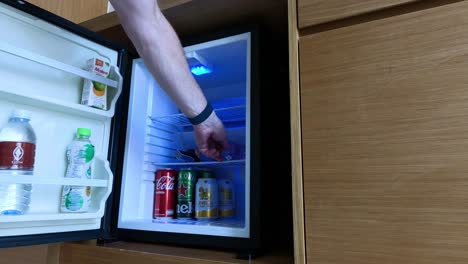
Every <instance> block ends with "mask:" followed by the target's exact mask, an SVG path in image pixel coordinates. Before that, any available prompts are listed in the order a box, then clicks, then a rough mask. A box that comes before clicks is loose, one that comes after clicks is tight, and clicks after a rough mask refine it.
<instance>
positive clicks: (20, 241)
mask: <svg viewBox="0 0 468 264" xmlns="http://www.w3.org/2000/svg"><path fill="white" fill-rule="evenodd" d="M0 3H2V4H6V5H8V6H10V7H13V8H15V9H17V10H19V11H22V12H25V13H27V14H29V15H31V16H33V17H35V18H38V19H41V20H43V21H45V22H48V23H50V24H52V25H54V26H56V27H59V28H61V29H64V30H67V31H69V32H71V33H73V34H75V35H77V36H79V37H82V38H85V39H87V40H89V41H91V42H94V43H97V44H100V45H102V46H105V47H107V48H109V49H112V50H114V51H116V52H117V54H118V59H117V66H118V67H119V68H120V70H119V71H120V74H121V75H122V76H125V68H126V67H125V66H126V65H125V63H126V56H127V49H126V48H124V47H123V46H121V45H119V44H117V43H114V42H112V41H110V40H107V39H105V38H104V37H102V36H100V35H98V34H96V33H94V32H91V31H89V30H87V29H85V28H83V27H80V26H79V25H76V24H74V23H73V22H71V21H68V20H66V19H64V18H61V17H59V16H57V15H55V14H52V13H50V12H48V11H46V10H43V9H41V8H39V7H37V6H34V5H32V4H29V3H27V2H25V1H20V0H0ZM13 48H14V47H13ZM13 51H14V50H13ZM35 59H37V60H38V61H37V62H39V63H41V60H42V59H44V58H40V57H36V58H35ZM55 66H57V67H59V68H60V67H61V65H55ZM71 70H73V69H71ZM75 73H76V72H75ZM80 74H81V75H83V74H84V75H86V74H87V73H84V72H78V75H80ZM88 77H89V76H88ZM92 78H94V77H92ZM124 79H125V78H124ZM110 84H111V85H113V84H114V83H110ZM124 89H125V87H124ZM120 104H121V100H120V99H119V101H118V102H117V105H120ZM117 109H119V108H117ZM119 114H120V113H119V112H117V114H116V116H118V115H119ZM115 120H119V118H114V119H112V125H111V133H110V143H109V152H108V157H107V158H108V160H110V168H111V170H112V172H113V173H114V174H115V173H116V170H117V165H118V164H117V163H116V157H117V152H118V151H119V150H118V147H117V144H116V142H117V141H118V139H117V138H116V136H117V137H118V135H119V134H118V131H119V130H120V127H119V124H120V123H119V121H115ZM111 195H112V194H111ZM111 206H112V199H111V197H109V199H108V200H107V202H106V210H105V212H106V213H105V215H104V217H103V220H102V224H101V229H97V230H88V231H74V232H64V233H50V234H38V235H21V236H12V237H2V238H0V248H5V247H16V246H27V245H35V244H45V243H57V242H65V241H79V240H90V239H96V238H100V237H103V236H109V235H108V234H107V232H108V231H109V230H110V228H109V226H106V225H108V224H109V223H108V222H107V221H106V218H107V217H106V216H108V215H109V209H110V208H111Z"/></svg>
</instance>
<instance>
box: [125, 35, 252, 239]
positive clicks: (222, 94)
mask: <svg viewBox="0 0 468 264" xmlns="http://www.w3.org/2000/svg"><path fill="white" fill-rule="evenodd" d="M250 50H251V40H250V33H245V34H241V35H236V36H231V37H228V38H223V39H218V40H214V41H210V42H205V43H202V44H198V45H193V46H189V47H186V48H185V53H186V56H187V58H188V61H189V64H190V67H191V68H192V72H194V76H195V78H196V81H197V82H198V84H199V85H200V87H201V88H202V90H203V92H204V93H205V95H206V97H207V99H208V101H209V102H210V103H211V104H212V106H213V108H214V109H215V111H216V113H217V114H218V116H219V117H220V119H221V120H222V121H223V123H224V124H225V127H226V131H227V134H228V138H229V141H230V143H231V145H234V144H237V145H241V146H245V157H241V158H239V157H237V158H236V159H233V160H229V161H224V162H215V161H205V162H194V163H184V162H182V161H180V160H178V159H176V155H175V152H176V151H177V150H187V149H195V148H196V145H195V141H194V136H193V129H192V127H191V125H190V123H189V122H188V120H187V119H186V118H185V117H184V115H183V114H181V112H180V111H179V109H178V108H177V107H176V106H175V105H174V103H173V102H172V101H171V100H170V98H169V97H168V96H167V95H166V93H165V92H164V91H163V89H162V88H161V87H160V85H159V84H158V83H157V81H155V80H154V78H153V77H152V75H151V74H150V72H149V71H148V69H147V68H146V66H145V64H144V62H143V60H142V59H137V60H135V61H134V62H133V68H132V76H131V89H130V99H129V100H130V103H129V113H128V123H127V137H126V147H125V156H124V170H123V178H122V186H121V196H120V210H119V219H118V227H119V228H122V229H131V230H143V231H156V232H169V233H183V234H197V235H212V236H224V237H240V238H248V237H249V236H250V221H249V219H250V207H249V204H250V177H254V176H255V175H250V126H251V124H250V89H251V87H250V83H251V82H250V78H251V76H250V72H251V69H250V65H251V54H250V52H251V51H250ZM200 63H201V64H203V65H204V66H207V68H208V71H211V73H208V74H202V72H199V70H200V69H196V66H199V65H197V64H200ZM160 67H164V65H160ZM202 70H203V69H202ZM197 74H201V75H197ZM162 168H173V169H176V170H177V169H180V168H193V169H203V168H208V169H211V170H213V172H214V175H215V177H216V178H217V179H218V180H222V179H231V180H232V181H233V182H234V186H235V187H234V189H235V198H236V202H235V203H236V206H235V207H236V208H235V212H236V213H235V217H234V218H231V219H218V220H213V221H197V220H182V219H172V220H154V219H153V214H152V211H153V200H154V179H155V171H156V170H158V169H162ZM155 235H157V234H155Z"/></svg>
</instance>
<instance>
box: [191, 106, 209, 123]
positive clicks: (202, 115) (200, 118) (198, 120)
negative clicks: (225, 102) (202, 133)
mask: <svg viewBox="0 0 468 264" xmlns="http://www.w3.org/2000/svg"><path fill="white" fill-rule="evenodd" d="M212 113H213V107H212V106H211V104H210V103H208V104H207V105H206V107H205V109H204V110H203V111H202V112H201V113H200V114H198V115H197V116H196V117H193V118H189V119H188V120H189V121H190V123H192V125H194V126H196V125H199V124H201V123H203V122H205V120H207V119H208V117H210V115H211V114H212Z"/></svg>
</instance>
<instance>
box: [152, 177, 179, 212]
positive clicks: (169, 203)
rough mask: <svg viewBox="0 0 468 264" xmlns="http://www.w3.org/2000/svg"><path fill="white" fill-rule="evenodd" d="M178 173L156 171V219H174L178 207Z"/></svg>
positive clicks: (154, 210) (154, 207)
mask: <svg viewBox="0 0 468 264" xmlns="http://www.w3.org/2000/svg"><path fill="white" fill-rule="evenodd" d="M176 178H177V171H175V170H173V169H161V170H158V171H156V175H155V181H154V206H153V218H154V219H172V218H174V213H175V206H176V186H175V184H176Z"/></svg>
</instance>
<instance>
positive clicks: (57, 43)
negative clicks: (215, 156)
mask: <svg viewBox="0 0 468 264" xmlns="http://www.w3.org/2000/svg"><path fill="white" fill-rule="evenodd" d="M0 28H1V29H2V30H1V31H0V35H1V37H0V78H1V79H2V85H1V86H0V126H3V125H5V124H6V123H7V120H8V117H9V115H10V113H11V112H12V111H14V110H16V109H24V110H28V111H30V112H32V118H31V125H32V126H33V128H34V130H35V132H36V136H37V144H36V161H35V169H34V173H33V175H32V176H17V175H12V174H11V173H9V172H8V171H0V184H32V186H33V192H32V197H31V205H30V210H29V211H28V212H27V213H26V214H24V215H16V216H9V215H8V216H7V215H3V216H0V246H1V247H10V246H19V245H31V244H39V243H51V242H59V241H73V240H86V239H124V240H134V241H135V240H136V241H145V242H160V243H168V244H180V245H189V246H202V247H217V248H228V249H234V250H239V251H242V252H245V253H246V254H250V253H251V252H254V251H255V250H256V249H257V248H259V246H260V219H261V213H260V212H261V197H262V196H261V193H260V192H261V188H260V185H261V184H260V183H261V179H262V177H264V176H263V175H262V166H261V162H260V151H261V144H260V137H261V132H260V131H261V127H260V118H261V113H260V85H259V77H258V67H259V60H258V49H257V47H258V46H257V34H256V31H255V30H239V31H238V32H236V33H230V34H227V33H226V34H224V35H223V34H222V35H217V36H216V37H214V38H210V37H206V39H203V38H204V37H205V36H201V38H200V39H203V40H199V41H195V42H193V44H191V45H188V46H185V47H184V51H185V54H186V57H187V61H188V64H189V67H190V70H191V71H192V73H193V75H194V77H195V79H196V80H197V82H198V83H199V85H200V87H201V88H202V90H203V92H204V93H205V95H206V97H207V99H208V100H209V102H211V104H212V106H213V108H214V109H215V111H216V113H217V115H218V116H219V117H220V119H221V120H222V121H223V123H224V125H225V127H226V131H227V134H228V138H229V142H230V144H231V146H236V148H235V149H236V150H232V149H234V148H231V150H232V151H231V152H226V153H225V154H226V156H225V157H226V158H225V160H223V161H220V162H219V161H212V160H209V159H202V160H201V161H198V162H195V161H189V160H185V161H182V160H181V159H180V155H178V154H179V153H180V151H184V150H190V149H195V148H196V145H195V142H194V136H193V129H192V126H191V124H190V123H189V122H188V120H187V119H186V118H185V117H184V115H183V114H182V113H181V112H180V111H179V109H178V108H177V107H176V106H175V105H174V103H173V102H172V101H171V100H170V98H169V97H168V96H167V95H166V94H165V92H164V91H163V89H162V88H161V86H160V85H159V84H158V82H157V81H156V80H155V79H154V78H153V77H152V75H151V74H150V72H149V71H148V69H147V68H146V66H145V64H144V61H143V60H142V59H141V58H132V57H131V56H128V54H127V52H126V50H125V49H124V48H122V47H121V46H119V45H117V44H114V43H112V42H111V41H108V40H106V39H104V38H102V37H100V36H99V35H97V34H94V33H92V32H89V31H87V30H85V29H83V28H81V27H79V26H77V25H75V24H73V23H71V22H69V21H66V20H64V19H62V18H59V17H57V16H54V15H52V14H50V13H48V12H46V11H44V10H42V9H39V8H37V7H35V6H33V5H30V4H28V3H26V2H23V1H11V0H1V1H0ZM96 56H99V57H102V58H105V59H106V60H107V61H109V62H110V65H111V67H110V75H109V78H104V77H100V76H97V75H94V74H92V73H90V72H88V71H86V70H84V68H85V66H86V61H87V60H88V59H90V58H93V57H96ZM159 67H164V65H159ZM85 79H88V80H92V81H95V82H99V83H102V84H106V85H107V86H108V94H107V110H101V109H96V108H91V107H88V106H85V105H82V104H80V98H81V93H82V88H83V81H84V80H85ZM79 127H86V128H90V129H91V131H92V136H91V141H92V142H93V144H94V145H95V152H96V158H95V163H94V165H93V166H94V167H93V168H94V177H93V178H92V179H84V180H83V179H70V178H64V175H65V170H66V167H67V161H66V158H65V152H66V148H67V145H68V144H69V143H70V142H71V141H72V140H73V136H74V133H75V131H76V129H77V128H79ZM233 153H234V154H233ZM269 166H272V164H269ZM162 168H171V169H176V170H178V169H180V168H191V169H194V170H202V169H209V170H211V171H212V172H213V174H214V175H215V177H216V179H217V180H218V181H223V180H226V179H229V180H231V181H232V182H233V186H234V194H235V206H234V208H235V210H234V212H235V213H234V217H231V218H228V219H213V220H210V221H198V220H196V219H165V220H158V219H153V202H154V189H155V183H154V181H155V172H156V171H157V170H158V169H162ZM65 185H71V186H90V187H91V188H92V189H91V190H92V196H91V197H92V198H91V204H90V209H89V211H88V212H86V213H61V212H60V210H59V207H60V196H61V190H62V186H65Z"/></svg>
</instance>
